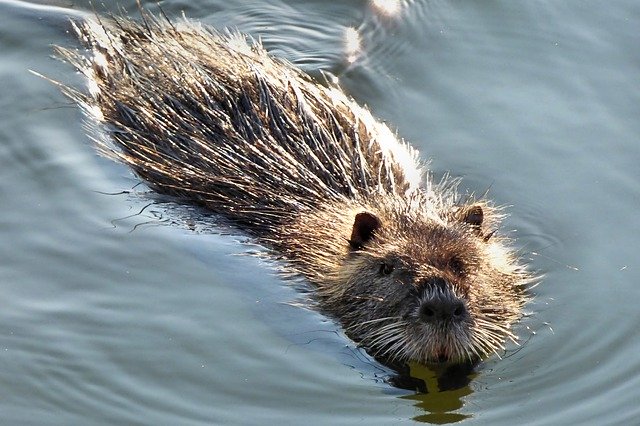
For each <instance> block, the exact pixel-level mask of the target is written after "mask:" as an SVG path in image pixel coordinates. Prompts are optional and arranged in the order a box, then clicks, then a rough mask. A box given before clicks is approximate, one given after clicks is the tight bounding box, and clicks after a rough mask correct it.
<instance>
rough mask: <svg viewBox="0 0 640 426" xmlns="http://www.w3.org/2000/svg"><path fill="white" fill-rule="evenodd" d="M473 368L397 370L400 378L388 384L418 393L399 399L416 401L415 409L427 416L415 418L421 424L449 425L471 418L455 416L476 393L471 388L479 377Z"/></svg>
mask: <svg viewBox="0 0 640 426" xmlns="http://www.w3.org/2000/svg"><path fill="white" fill-rule="evenodd" d="M474 367H475V366H474V365H473V364H463V365H451V366H446V367H441V366H433V367H427V366H424V365H421V364H417V363H411V364H409V365H407V366H404V367H401V368H396V370H397V372H398V375H396V376H394V377H392V378H390V379H389V382H390V383H391V384H392V385H394V386H397V387H401V388H403V389H411V390H415V391H417V393H415V394H413V395H405V396H402V397H400V398H402V399H405V400H411V401H415V404H414V405H415V407H417V408H419V409H420V410H423V411H425V412H426V414H421V415H418V416H416V417H414V418H413V420H415V421H418V422H422V423H431V424H449V423H456V422H459V421H462V420H465V419H467V418H470V417H471V415H470V414H462V413H456V412H455V411H456V410H459V409H460V408H462V407H463V405H464V401H463V400H462V398H463V397H465V396H467V395H470V394H471V393H473V390H472V389H471V387H470V386H469V383H471V380H473V379H474V378H475V377H476V376H477V373H475V372H474Z"/></svg>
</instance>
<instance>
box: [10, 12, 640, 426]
mask: <svg viewBox="0 0 640 426" xmlns="http://www.w3.org/2000/svg"><path fill="white" fill-rule="evenodd" d="M119 3H120V4H121V5H122V6H124V7H125V8H126V10H127V11H129V12H130V13H135V6H134V2H133V1H120V2H119ZM388 3H389V4H390V3H393V2H388ZM397 4H398V5H399V6H400V8H399V10H398V11H397V12H396V13H395V14H391V15H385V14H384V13H382V12H381V9H377V8H376V7H375V4H374V2H368V1H342V2H340V1H332V2H325V1H302V0H299V1H294V0H289V1H278V0H267V1H213V0H211V1H206V0H200V1H193V0H189V1H186V0H173V1H172V0H169V1H163V2H162V6H163V8H164V9H165V11H166V12H167V13H168V14H169V15H171V16H179V15H180V14H181V11H184V13H185V14H186V15H187V16H188V17H191V18H194V19H197V20H200V21H203V22H205V23H207V24H210V25H214V26H216V27H223V26H229V27H234V28H238V29H240V30H241V31H243V32H247V33H249V34H252V35H254V36H260V37H261V38H262V40H263V41H264V44H265V45H266V46H267V47H268V48H269V49H270V50H271V51H273V52H274V54H276V55H280V56H284V57H286V58H288V59H289V60H291V61H293V62H294V63H296V64H297V65H299V66H300V67H302V68H303V69H305V70H306V71H308V72H310V73H311V74H313V75H320V71H326V72H330V73H333V74H335V75H337V76H338V77H339V79H340V81H341V83H342V85H343V87H345V89H346V90H347V91H348V92H349V93H350V94H352V95H353V96H354V97H355V98H356V99H357V100H358V101H360V102H362V103H366V104H368V105H369V106H370V108H371V109H372V111H373V112H374V113H375V115H377V116H379V117H381V118H382V119H384V120H385V121H388V122H389V123H392V125H393V126H394V127H395V128H397V129H398V132H399V133H400V135H402V136H403V137H404V138H406V139H408V140H410V141H411V142H412V143H413V144H414V145H415V146H417V147H418V148H419V149H420V150H421V152H422V154H423V157H425V158H432V159H433V161H432V169H433V170H434V171H435V173H436V174H437V175H441V174H442V173H445V172H447V171H451V173H452V174H454V175H455V176H462V177H464V187H465V188H467V189H469V190H472V191H478V192H482V191H484V190H485V189H486V188H489V187H490V194H491V195H492V197H493V198H494V199H495V200H496V201H497V202H498V203H501V204H508V205H512V206H513V207H511V208H510V213H511V216H510V218H509V219H508V220H507V223H506V224H505V228H504V229H505V230H509V231H510V230H515V231H514V233H513V235H514V236H517V238H518V244H519V246H520V247H522V252H523V254H524V256H525V257H527V258H530V259H531V263H532V266H533V267H534V268H535V269H537V270H540V271H541V272H543V273H544V274H545V279H544V281H543V283H542V284H541V285H539V286H538V287H537V288H535V290H534V293H535V295H536V299H535V301H534V302H533V303H532V304H530V305H529V306H528V312H529V313H530V314H531V315H529V316H528V317H527V318H525V319H524V321H523V322H522V323H521V324H520V326H519V329H518V333H519V335H520V336H521V338H522V345H521V346H520V347H519V348H517V349H512V350H510V351H508V352H507V353H506V354H504V356H503V359H498V358H497V357H495V358H492V359H490V360H488V361H487V362H486V363H484V364H483V365H482V367H481V368H480V370H479V371H478V373H477V374H476V375H475V376H474V377H473V380H472V381H471V383H470V384H469V386H466V387H462V388H461V389H458V390H455V391H446V392H439V390H438V388H437V383H436V382H435V380H433V378H431V377H430V374H431V373H429V372H426V371H419V368H418V367H416V368H415V369H414V371H413V373H414V375H416V376H420V377H422V378H423V379H425V380H426V383H427V387H428V389H429V393H427V394H414V393H412V392H405V391H400V390H398V389H395V388H392V387H390V386H389V385H387V384H385V383H384V381H383V380H382V379H383V378H384V377H385V375H387V374H388V371H387V370H385V369H384V368H383V367H381V366H379V365H378V364H376V363H374V362H373V361H371V360H370V359H368V357H367V356H366V355H365V354H364V353H362V352H360V351H359V350H358V349H357V348H355V347H354V346H353V344H352V343H351V342H350V341H349V340H348V339H347V338H345V337H344V335H343V333H342V331H341V330H340V328H339V327H337V326H336V325H335V324H334V323H333V322H332V321H330V320H328V319H326V318H324V317H323V316H321V315H319V314H317V313H315V312H312V311H309V310H307V309H302V308H298V307H295V306H292V305H291V304H290V303H289V302H291V301H294V300H296V298H297V297H298V296H297V295H298V293H297V292H296V291H295V290H294V289H293V288H291V287H290V286H288V285H287V284H285V283H283V282H281V281H280V280H279V279H278V278H276V277H275V276H274V274H273V273H272V269H271V267H270V266H269V265H268V264H266V263H265V262H264V261H261V260H259V259H258V258H256V257H254V256H247V255H243V254H245V253H247V252H250V251H257V250H260V248H259V247H253V246H251V245H250V244H248V243H247V242H243V238H242V237H241V236H234V235H227V233H225V232H220V231H219V232H213V233H212V232H207V231H205V230H203V229H201V228H197V229H196V230H195V231H192V230H189V229H185V227H181V226H172V225H171V222H172V217H171V216H172V215H171V213H170V212H168V211H167V209H166V208H164V207H162V206H159V205H156V204H154V205H150V206H148V207H147V205H148V204H149V202H150V200H149V199H147V198H145V197H140V196H136V195H130V194H120V195H109V194H118V193H119V192H121V191H129V190H131V189H132V188H134V186H135V185H136V183H137V181H136V179H135V178H134V177H133V176H132V175H131V174H130V173H129V171H128V170H127V169H126V168H124V167H121V166H119V165H116V164H112V163H110V162H109V161H107V160H104V159H102V158H99V157H97V156H96V155H95V154H94V152H93V150H92V147H91V144H90V142H89V140H88V139H87V137H86V136H85V132H84V130H83V127H82V118H81V116H80V114H79V112H78V111H77V110H76V109H75V108H73V107H71V106H70V105H69V104H68V103H67V101H66V100H65V99H64V98H63V97H62V96H61V95H60V94H59V93H58V92H57V90H56V89H55V88H54V87H53V86H52V85H51V84H48V83H47V82H45V81H43V80H42V79H39V78H37V77H35V76H34V75H32V74H30V73H29V72H28V70H29V69H33V70H37V71H38V72H41V73H44V74H47V75H49V76H51V77H53V78H57V79H59V80H61V81H63V82H65V83H67V84H78V85H81V84H82V80H81V79H80V77H79V76H78V75H77V74H75V73H74V72H73V71H72V69H71V68H70V67H69V66H67V65H65V64H62V63H59V62H57V61H54V60H53V59H51V58H50V56H49V55H50V54H51V49H50V45H51V44H61V45H67V46H74V45H75V41H74V39H73V37H72V36H71V35H70V34H68V32H67V31H68V29H69V28H68V18H69V17H70V16H74V17H82V16H86V15H87V14H88V13H90V11H91V6H90V5H89V2H88V1H74V2H70V1H65V0H57V1H56V0H52V1H48V2H47V1H39V2H35V1H34V2H31V3H27V2H19V1H13V0H12V1H8V0H0V205H1V206H2V208H1V209H0V295H1V297H0V423H1V424H7V425H15V424H34V425H42V424H47V425H48V424H59V425H69V424H78V425H86V424H148V425H152V424H153V425H155V424H194V425H195V424H311V425H315V424H369V425H372V424H380V425H386V424H396V423H398V424H399V423H411V422H414V421H416V422H432V423H439V424H442V423H450V422H456V421H463V422H465V421H466V423H469V424H540V425H555V424H598V425H604V424H623V425H625V424H637V423H638V418H639V416H640V405H639V404H638V401H639V400H640V391H639V390H638V389H639V388H640V335H639V333H638V332H637V326H638V324H640V309H639V308H638V306H639V305H640V287H639V285H640V282H639V281H640V271H639V268H638V264H637V263H636V262H637V260H638V256H639V252H640V250H639V248H640V243H639V242H638V241H639V239H640V220H638V208H639V207H640V186H639V185H640V182H639V180H640V172H639V171H638V164H639V163H640V140H639V136H640V49H639V48H638V46H640V30H639V29H640V3H638V2H637V1H633V0H615V1H610V2H606V3H605V2H599V1H590V0H582V1H577V0H567V1H563V2H557V1H550V0H540V1H529V2H514V1H453V0H448V1H445V0H430V1H424V0H409V1H404V2H403V1H399V2H398V3H397ZM110 7H111V6H110ZM112 7H113V8H114V9H115V8H116V6H115V5H113V6H112ZM149 7H150V8H151V9H155V6H154V3H153V2H152V3H150V4H149ZM349 28H352V29H353V30H348V29H349ZM348 33H357V34H359V36H360V41H361V50H359V51H354V52H348V51H347V50H348V49H347V47H346V45H345V34H348ZM145 207H146V208H145ZM141 211H142V213H140V212H141Z"/></svg>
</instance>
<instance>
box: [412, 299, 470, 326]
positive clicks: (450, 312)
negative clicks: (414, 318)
mask: <svg viewBox="0 0 640 426" xmlns="http://www.w3.org/2000/svg"><path fill="white" fill-rule="evenodd" d="M466 316H467V308H466V306H465V305H464V302H463V301H462V300H460V299H458V298H457V297H453V298H451V297H434V298H431V299H429V300H427V301H425V302H422V304H421V305H420V319H422V321H424V322H426V323H431V324H433V323H438V322H447V321H453V322H456V321H461V320H463V319H464V318H465V317H466Z"/></svg>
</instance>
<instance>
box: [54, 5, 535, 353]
mask: <svg viewBox="0 0 640 426" xmlns="http://www.w3.org/2000/svg"><path fill="white" fill-rule="evenodd" d="M76 32H77V34H78V36H79V38H80V40H81V41H82V43H83V45H84V47H85V48H86V49H87V50H86V51H84V50H70V49H63V48H59V49H58V52H59V54H60V55H61V56H62V57H63V58H65V59H67V60H69V61H70V62H71V63H72V64H74V65H75V66H76V68H77V69H78V70H80V71H81V72H82V73H83V74H84V75H85V76H86V77H87V79H88V81H89V90H88V91H87V92H82V91H77V90H75V89H72V88H68V87H65V88H64V89H63V90H64V92H65V93H66V94H67V95H68V96H70V97H71V98H72V99H74V100H75V101H77V102H78V103H79V104H80V105H81V106H82V108H83V109H84V110H85V111H86V112H87V115H89V116H91V117H93V118H94V119H95V120H94V121H95V122H97V123H98V125H99V126H101V129H102V130H103V132H101V133H98V135H100V134H102V135H106V137H101V136H98V137H97V138H96V139H97V145H98V148H99V149H100V151H101V152H102V153H103V154H106V155H107V156H109V157H111V158H114V159H115V160H117V161H119V162H122V163H124V164H127V165H129V166H130V167H131V168H132V169H133V171H134V172H135V173H136V174H137V175H138V176H140V177H141V178H142V179H143V180H144V181H145V182H147V184H148V185H149V186H150V187H151V188H153V189H154V190H156V191H157V192H159V193H162V194H167V195H171V196H174V197H178V198H180V199H182V200H183V201H184V202H187V203H193V204H197V205H200V206H203V207H205V208H207V209H209V210H210V211H212V212H215V213H217V214H221V215H223V216H224V217H226V218H228V219H230V220H231V221H232V222H233V223H235V224H236V226H238V227H239V228H241V229H243V230H244V231H245V232H247V233H248V234H250V235H251V236H253V237H254V238H255V239H256V240H257V241H258V242H260V243H261V244H264V245H265V246H267V247H269V248H270V249H271V250H272V253H273V254H274V256H276V257H278V258H280V259H283V260H284V261H285V262H286V264H287V265H288V268H287V271H288V272H289V273H292V274H296V275H302V276H304V277H305V278H306V279H307V280H308V281H309V282H311V283H312V284H313V285H314V287H315V288H316V289H317V300H318V306H319V307H320V309H322V310H324V311H325V312H328V313H329V314H331V315H333V316H334V317H336V318H337V319H339V320H340V322H341V323H342V324H343V326H344V327H345V330H346V332H347V334H348V335H349V336H351V337H352V338H353V339H354V340H356V341H358V342H360V343H361V344H362V345H363V346H365V347H366V348H367V349H368V350H369V351H370V352H371V353H372V354H374V355H376V356H381V357H385V358H388V359H392V360H397V361H410V360H411V361H419V362H431V361H450V362H462V361H466V360H477V359H480V358H482V357H484V356H487V355H489V354H491V353H495V352H497V351H500V350H502V349H503V348H504V342H505V340H506V339H510V340H513V341H515V340H516V336H515V335H514V334H513V333H512V331H511V326H512V324H513V323H514V322H515V321H517V320H518V319H519V318H520V316H521V313H520V312H521V308H522V305H523V304H524V303H525V300H526V297H525V295H524V293H523V287H524V285H525V284H527V283H528V282H530V281H531V276H530V275H529V274H528V273H527V272H526V270H525V268H524V267H523V266H522V265H521V264H520V262H519V261H518V259H517V258H516V257H515V256H514V254H513V252H512V251H511V250H510V249H509V248H508V246H507V241H506V240H505V239H504V238H503V237H501V236H499V235H497V234H496V233H495V230H496V229H497V227H498V224H499V221H500V218H501V215H500V212H499V209H497V208H495V207H493V206H492V205H491V204H490V203H489V202H488V201H485V200H476V201H473V202H471V201H467V202H461V201H460V199H459V198H460V197H459V196H458V195H457V193H456V185H457V183H456V182H455V181H448V182H447V181H443V182H440V183H437V184H436V183H434V182H432V181H431V179H430V177H429V176H428V175H427V176H424V173H423V171H422V166H421V165H420V163H419V161H418V160H417V153H416V152H415V151H414V150H413V149H412V148H411V147H410V146H408V145H406V144H405V143H404V142H402V141H400V140H398V139H397V138H396V137H395V135H394V134H393V133H392V132H391V131H390V130H389V129H388V128H387V127H386V126H385V125H384V124H382V123H380V122H378V121H376V120H374V119H373V118H372V117H371V114H370V113H369V112H368V111H367V110H366V109H365V108H362V107H360V106H358V105H357V104H356V103H355V102H354V101H353V100H352V99H350V98H349V97H347V96H346V95H345V94H344V93H343V92H342V91H341V89H340V88H339V87H338V86H336V85H331V84H330V85H321V84H318V83H316V82H315V81H312V80H311V79H310V78H309V77H308V76H306V75H305V74H303V73H301V72H300V71H298V70H297V69H295V68H294V67H292V66H291V65H290V64H288V63H286V62H284V61H281V60H278V59H275V58H272V57H270V56H268V55H267V53H266V52H265V51H264V49H263V48H262V47H261V46H260V44H259V43H256V42H251V43H246V42H245V40H244V38H242V37H240V36H239V35H233V34H232V35H229V34H227V35H223V34H220V33H217V32H215V31H212V30H210V29H207V28H203V27H201V26H198V25H196V24H192V23H187V22H182V23H180V24H177V25H173V24H171V23H169V22H165V21H159V20H156V19H155V18H154V17H152V16H149V15H148V14H144V22H143V23H136V22H134V21H131V20H128V19H125V18H118V19H116V18H114V19H113V20H110V21H108V22H98V21H97V20H92V21H88V22H85V23H81V24H78V25H77V26H76ZM434 278H437V279H439V280H441V281H440V282H445V283H446V288H445V289H439V288H437V286H433V285H432V283H433V282H434ZM443 291H444V292H446V293H447V295H451V297H455V298H459V299H460V300H463V301H464V304H465V307H466V309H467V310H468V315H465V316H464V318H463V320H461V321H459V322H456V323H455V324H454V323H449V322H444V323H442V324H425V323H424V321H421V319H420V315H419V310H420V306H421V304H422V303H424V301H425V300H427V299H429V298H432V297H436V296H438V294H439V293H438V292H443Z"/></svg>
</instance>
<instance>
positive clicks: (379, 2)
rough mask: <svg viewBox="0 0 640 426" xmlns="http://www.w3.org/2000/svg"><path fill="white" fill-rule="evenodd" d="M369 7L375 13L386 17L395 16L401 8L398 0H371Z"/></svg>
mask: <svg viewBox="0 0 640 426" xmlns="http://www.w3.org/2000/svg"><path fill="white" fill-rule="evenodd" d="M371 5H372V6H373V8H374V9H375V10H376V12H378V13H380V14H382V15H386V16H393V15H397V14H398V13H399V12H400V8H401V6H402V4H401V3H400V0H372V2H371Z"/></svg>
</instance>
